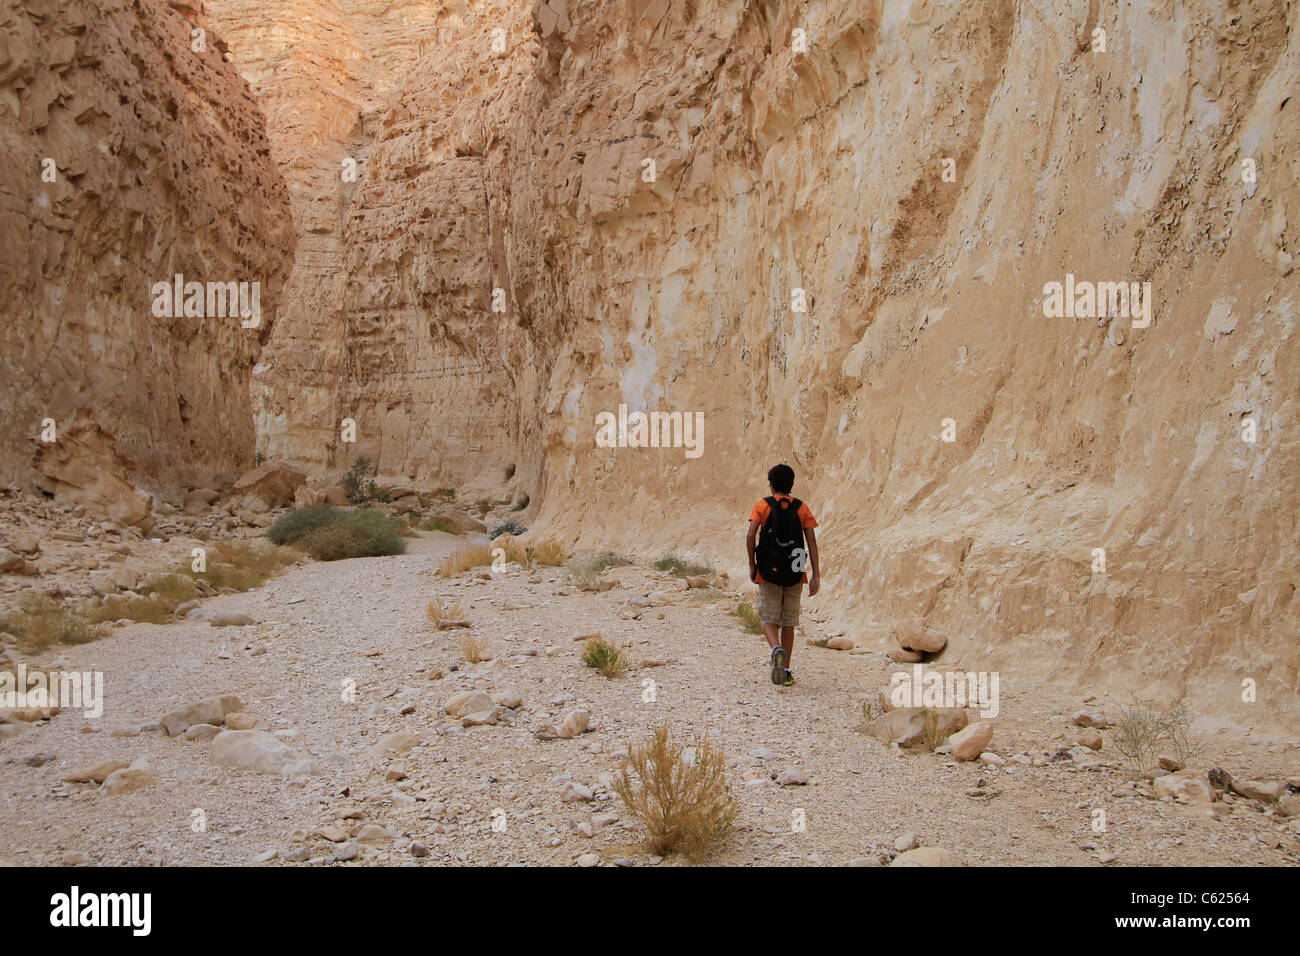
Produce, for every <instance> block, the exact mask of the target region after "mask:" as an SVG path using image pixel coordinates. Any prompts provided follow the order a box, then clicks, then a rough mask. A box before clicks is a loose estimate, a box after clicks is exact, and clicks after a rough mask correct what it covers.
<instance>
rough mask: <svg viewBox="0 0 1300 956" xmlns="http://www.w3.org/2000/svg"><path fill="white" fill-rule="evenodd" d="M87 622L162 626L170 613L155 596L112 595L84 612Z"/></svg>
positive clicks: (170, 617)
mask: <svg viewBox="0 0 1300 956" xmlns="http://www.w3.org/2000/svg"><path fill="white" fill-rule="evenodd" d="M86 619H87V620H89V621H96V622H99V621H120V620H123V619H126V620H130V621H142V622H144V623H146V624H162V623H164V622H165V621H170V620H171V619H172V611H171V608H169V607H168V606H167V605H166V604H164V603H163V599H162V598H161V597H159V596H158V595H156V594H153V595H150V596H149V597H140V596H139V595H138V594H113V595H110V596H109V597H106V598H104V600H103V601H101V602H100V603H99V604H98V605H96V606H95V607H92V608H90V609H89V610H88V611H86Z"/></svg>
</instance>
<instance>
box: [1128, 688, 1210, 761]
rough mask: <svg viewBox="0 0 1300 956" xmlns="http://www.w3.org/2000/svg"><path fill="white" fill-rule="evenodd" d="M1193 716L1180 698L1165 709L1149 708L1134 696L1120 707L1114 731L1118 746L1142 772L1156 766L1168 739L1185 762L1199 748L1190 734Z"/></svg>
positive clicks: (1174, 754)
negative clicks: (1162, 744) (1163, 745)
mask: <svg viewBox="0 0 1300 956" xmlns="http://www.w3.org/2000/svg"><path fill="white" fill-rule="evenodd" d="M1190 727H1191V717H1190V715H1189V714H1188V712H1187V707H1186V706H1185V705H1184V704H1183V703H1182V702H1181V701H1180V702H1179V703H1177V704H1174V705H1172V706H1171V707H1167V708H1166V709H1164V710H1162V711H1154V710H1148V709H1147V708H1146V707H1145V706H1144V705H1143V704H1142V703H1140V702H1139V701H1137V700H1134V701H1133V702H1132V703H1131V704H1130V705H1129V706H1127V707H1121V709H1120V718H1119V722H1118V724H1117V725H1116V728H1115V730H1114V731H1112V733H1111V737H1112V740H1113V742H1114V744H1115V749H1116V750H1118V751H1119V752H1120V753H1121V754H1122V755H1123V756H1124V758H1125V759H1126V760H1127V761H1128V764H1129V767H1130V768H1131V769H1132V770H1134V771H1136V772H1137V773H1140V774H1146V773H1149V772H1151V771H1152V770H1154V769H1155V766H1156V763H1157V761H1158V759H1159V757H1160V755H1161V753H1160V743H1159V741H1160V740H1162V739H1168V740H1169V742H1170V748H1171V749H1172V750H1173V753H1172V754H1170V756H1173V757H1174V758H1175V759H1177V760H1179V761H1181V762H1184V763H1185V762H1186V761H1187V760H1188V758H1190V757H1192V756H1194V755H1195V754H1196V751H1197V748H1196V746H1194V745H1193V744H1192V742H1191V737H1190V734H1189V731H1190Z"/></svg>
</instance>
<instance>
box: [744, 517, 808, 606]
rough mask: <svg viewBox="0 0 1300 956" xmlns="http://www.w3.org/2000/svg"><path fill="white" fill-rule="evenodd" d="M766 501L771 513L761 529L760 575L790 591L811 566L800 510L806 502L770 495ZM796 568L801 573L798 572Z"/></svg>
mask: <svg viewBox="0 0 1300 956" xmlns="http://www.w3.org/2000/svg"><path fill="white" fill-rule="evenodd" d="M763 500H764V501H766V502H767V506H768V508H769V509H770V510H769V511H768V513H767V520H766V521H764V522H763V527H762V528H761V529H760V530H759V537H758V546H757V547H755V548H754V559H755V560H756V561H757V562H758V573H759V574H760V575H762V577H763V580H764V581H766V582H768V583H769V584H779V585H780V586H781V587H783V588H788V587H790V585H792V584H798V583H799V582H800V581H801V580H803V571H804V567H805V566H806V565H807V563H808V552H807V551H806V550H805V549H804V540H803V525H802V524H800V523H799V509H800V508H801V507H802V506H803V502H801V501H800V500H799V499H798V498H792V499H788V500H787V499H784V498H781V499H778V498H774V497H772V496H770V495H769V496H768V497H766V498H764V499H763ZM795 552H798V554H796V553H795ZM796 567H798V570H795V568H796Z"/></svg>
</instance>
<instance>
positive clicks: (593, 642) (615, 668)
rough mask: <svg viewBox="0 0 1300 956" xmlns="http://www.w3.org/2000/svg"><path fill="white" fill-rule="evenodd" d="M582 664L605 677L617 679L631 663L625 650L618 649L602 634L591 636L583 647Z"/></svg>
mask: <svg viewBox="0 0 1300 956" xmlns="http://www.w3.org/2000/svg"><path fill="white" fill-rule="evenodd" d="M582 663H584V664H586V665H587V666H588V667H593V668H595V669H596V670H598V671H600V672H601V673H602V674H604V675H605V676H606V677H618V676H619V675H620V674H622V673H623V672H624V671H625V670H627V669H628V666H629V665H630V664H631V663H632V662H631V660H630V658H629V657H628V654H627V649H626V648H623V647H619V646H618V645H617V644H615V643H614V642H613V641H611V640H609V639H608V638H607V637H605V635H603V634H593V635H591V636H590V637H589V638H587V643H586V644H585V645H584V646H583V649H582Z"/></svg>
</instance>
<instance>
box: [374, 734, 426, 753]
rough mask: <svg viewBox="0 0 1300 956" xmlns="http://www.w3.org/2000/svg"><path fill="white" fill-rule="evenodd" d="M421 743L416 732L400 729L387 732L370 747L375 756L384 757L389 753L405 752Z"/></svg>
mask: <svg viewBox="0 0 1300 956" xmlns="http://www.w3.org/2000/svg"><path fill="white" fill-rule="evenodd" d="M419 745H420V738H419V737H417V736H416V735H415V734H413V733H410V732H408V731H405V730H399V731H397V732H396V733H391V734H385V735H384V736H382V737H380V738H379V740H378V741H377V742H376V743H375V744H374V745H373V746H372V747H371V748H370V753H371V755H372V756H375V757H382V756H384V755H385V754H389V753H395V754H400V753H405V752H406V751H408V750H410V749H411V748H412V747H418V746H419Z"/></svg>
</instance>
